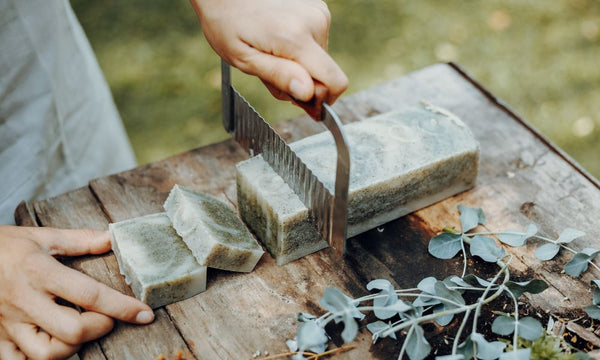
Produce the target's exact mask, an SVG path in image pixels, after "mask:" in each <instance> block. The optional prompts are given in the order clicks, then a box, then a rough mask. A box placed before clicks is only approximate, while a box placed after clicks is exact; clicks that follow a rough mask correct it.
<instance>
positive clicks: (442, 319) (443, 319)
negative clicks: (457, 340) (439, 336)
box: [433, 304, 456, 326]
mask: <svg viewBox="0 0 600 360" xmlns="http://www.w3.org/2000/svg"><path fill="white" fill-rule="evenodd" d="M454 308H456V306H448V305H446V304H437V305H435V306H434V307H433V313H434V314H437V313H440V312H442V311H446V310H448V309H454ZM452 319H454V314H448V315H441V316H437V317H436V318H435V319H434V321H435V322H436V323H437V324H438V325H440V326H446V325H448V324H450V322H451V321H452Z"/></svg>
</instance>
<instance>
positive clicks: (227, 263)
mask: <svg viewBox="0 0 600 360" xmlns="http://www.w3.org/2000/svg"><path fill="white" fill-rule="evenodd" d="M164 208H165V210H166V211H167V214H168V215H169V218H170V219H171V222H172V223H173V227H174V228H175V230H176V231H177V233H178V234H179V235H180V236H181V237H182V238H183V241H184V242H185V243H186V244H187V246H188V247H189V249H190V250H191V251H192V254H194V256H195V257H196V259H197V260H198V262H199V263H200V264H201V265H205V266H208V267H211V268H217V269H222V270H230V271H239V272H250V271H252V270H253V269H254V267H255V266H256V263H257V262H258V260H259V259H260V258H261V256H262V254H263V253H264V251H263V249H262V247H261V246H260V244H259V243H258V242H257V241H256V239H255V238H254V237H253V236H252V234H251V233H250V231H249V230H248V229H247V228H246V226H245V225H244V223H243V222H242V220H241V219H240V218H239V217H238V216H237V215H236V214H235V213H234V211H233V209H232V208H231V207H230V206H229V205H227V204H225V203H224V202H222V201H221V200H219V199H217V198H215V197H213V196H210V195H206V194H202V193H200V192H197V191H194V190H191V189H187V188H185V187H183V186H180V185H175V186H174V187H173V189H172V190H171V192H170V194H169V197H168V198H167V200H166V201H165V203H164Z"/></svg>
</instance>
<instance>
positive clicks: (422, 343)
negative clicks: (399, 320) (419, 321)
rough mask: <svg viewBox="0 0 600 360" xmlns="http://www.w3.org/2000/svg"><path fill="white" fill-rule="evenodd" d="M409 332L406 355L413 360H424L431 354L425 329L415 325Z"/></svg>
mask: <svg viewBox="0 0 600 360" xmlns="http://www.w3.org/2000/svg"><path fill="white" fill-rule="evenodd" d="M411 330H412V331H409V333H408V335H407V338H406V340H404V341H406V342H407V344H406V353H407V354H408V357H409V358H410V359H411V360H423V359H425V358H426V357H427V355H429V353H430V352H431V345H429V343H428V342H427V339H425V336H424V332H423V328H422V327H420V326H419V325H416V324H415V325H413V326H412V328H411Z"/></svg>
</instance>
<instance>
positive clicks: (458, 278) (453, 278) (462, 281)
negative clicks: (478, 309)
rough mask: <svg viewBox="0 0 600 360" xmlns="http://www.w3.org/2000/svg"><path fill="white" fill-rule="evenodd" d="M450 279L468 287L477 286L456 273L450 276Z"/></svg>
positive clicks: (456, 283)
mask: <svg viewBox="0 0 600 360" xmlns="http://www.w3.org/2000/svg"><path fill="white" fill-rule="evenodd" d="M450 281H452V283H454V285H458V286H461V287H466V288H470V287H473V286H477V285H472V284H469V283H468V282H466V281H464V280H463V279H462V278H461V277H460V276H456V275H452V276H451V277H450Z"/></svg>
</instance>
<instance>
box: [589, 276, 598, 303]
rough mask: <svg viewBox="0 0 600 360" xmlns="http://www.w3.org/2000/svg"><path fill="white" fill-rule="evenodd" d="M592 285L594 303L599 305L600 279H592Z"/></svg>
mask: <svg viewBox="0 0 600 360" xmlns="http://www.w3.org/2000/svg"><path fill="white" fill-rule="evenodd" d="M591 284H592V287H593V288H594V292H593V294H594V295H593V299H594V305H600V280H592V281H591Z"/></svg>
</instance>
